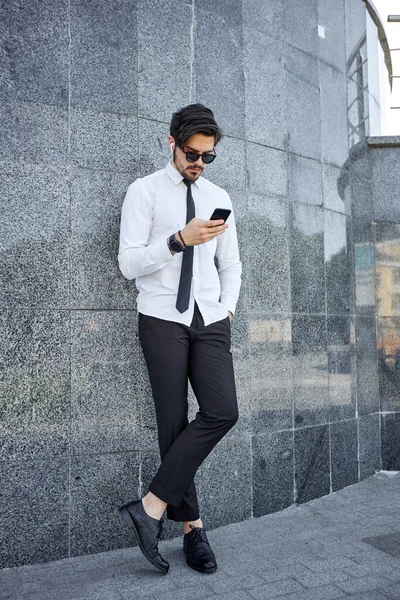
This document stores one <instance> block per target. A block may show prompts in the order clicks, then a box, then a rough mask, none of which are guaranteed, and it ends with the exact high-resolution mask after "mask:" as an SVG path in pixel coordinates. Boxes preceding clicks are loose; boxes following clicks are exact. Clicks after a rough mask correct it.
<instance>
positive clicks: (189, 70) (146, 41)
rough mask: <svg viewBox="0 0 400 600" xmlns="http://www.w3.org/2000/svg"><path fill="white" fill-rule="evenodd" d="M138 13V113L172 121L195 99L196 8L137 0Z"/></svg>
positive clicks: (186, 5) (181, 3)
mask: <svg viewBox="0 0 400 600" xmlns="http://www.w3.org/2000/svg"><path fill="white" fill-rule="evenodd" d="M137 15H138V16H137V18H138V98H139V112H138V114H139V116H140V117H146V118H148V119H158V120H160V121H166V122H169V121H170V120H171V116H172V113H173V112H175V111H176V110H179V109H180V108H182V107H183V106H186V105H187V104H190V103H192V102H195V88H194V83H195V79H194V77H195V74H194V71H193V64H192V63H191V60H192V55H193V56H194V46H193V43H194V40H193V39H192V27H193V25H194V23H193V14H192V7H191V6H190V5H188V4H186V3H185V2H183V1H182V0H178V2H177V3H173V4H171V3H169V2H162V1H161V0H137ZM149 49H151V50H150V51H149Z"/></svg>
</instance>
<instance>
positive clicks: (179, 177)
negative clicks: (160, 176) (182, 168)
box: [165, 161, 203, 188]
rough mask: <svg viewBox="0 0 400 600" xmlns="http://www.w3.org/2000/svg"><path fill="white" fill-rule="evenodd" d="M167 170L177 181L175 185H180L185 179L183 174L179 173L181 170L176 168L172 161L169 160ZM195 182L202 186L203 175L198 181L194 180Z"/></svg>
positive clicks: (172, 178) (170, 176) (171, 177)
mask: <svg viewBox="0 0 400 600" xmlns="http://www.w3.org/2000/svg"><path fill="white" fill-rule="evenodd" d="M165 170H166V172H167V175H168V176H169V178H170V179H171V180H172V181H173V182H174V183H175V185H178V184H179V183H180V182H181V181H183V176H182V175H181V174H180V173H179V171H178V170H177V169H175V167H174V166H173V164H172V163H171V161H169V163H168V164H167V166H166V167H165ZM193 183H194V184H195V185H196V186H197V187H198V188H200V187H201V186H202V183H203V181H202V178H201V176H200V177H199V178H198V179H197V180H196V181H194V182H193Z"/></svg>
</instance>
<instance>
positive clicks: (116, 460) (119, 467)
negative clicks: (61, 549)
mask: <svg viewBox="0 0 400 600" xmlns="http://www.w3.org/2000/svg"><path fill="white" fill-rule="evenodd" d="M138 481H139V461H138V455H137V453H135V452H122V453H114V454H103V455H101V454H98V455H92V456H90V455H89V456H75V457H73V458H72V460H71V473H70V486H71V512H70V523H71V524H70V527H71V529H70V555H71V556H78V555H80V554H91V553H95V552H104V551H107V550H113V549H116V548H122V547H128V546H133V545H136V540H135V536H134V534H133V532H132V530H131V529H128V527H126V525H125V524H124V523H123V521H122V519H121V518H120V516H119V513H118V507H119V506H121V505H122V504H125V503H126V502H129V501H130V500H132V499H133V498H132V496H135V497H136V494H135V489H136V490H137V487H138Z"/></svg>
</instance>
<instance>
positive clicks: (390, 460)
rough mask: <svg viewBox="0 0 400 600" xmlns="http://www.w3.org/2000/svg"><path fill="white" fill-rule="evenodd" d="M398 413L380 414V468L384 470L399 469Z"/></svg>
mask: <svg viewBox="0 0 400 600" xmlns="http://www.w3.org/2000/svg"><path fill="white" fill-rule="evenodd" d="M399 432H400V413H399V412H396V413H387V414H382V415H381V450H382V469H383V470H384V471H399V470H400V445H399Z"/></svg>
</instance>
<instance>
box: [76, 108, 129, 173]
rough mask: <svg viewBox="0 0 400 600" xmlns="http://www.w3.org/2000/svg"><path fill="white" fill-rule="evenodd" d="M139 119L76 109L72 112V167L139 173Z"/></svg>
mask: <svg viewBox="0 0 400 600" xmlns="http://www.w3.org/2000/svg"><path fill="white" fill-rule="evenodd" d="M137 128H138V126H137V119H136V117H127V116H122V115H114V114H111V113H100V112H93V111H88V110H87V111H83V110H78V109H73V110H72V111H71V164H72V165H73V166H76V167H82V168H87V169H100V170H102V171H103V170H104V169H111V170H113V171H126V172H127V173H130V174H131V175H132V174H133V173H135V171H136V169H137V163H138V156H137V138H138V133H137Z"/></svg>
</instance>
